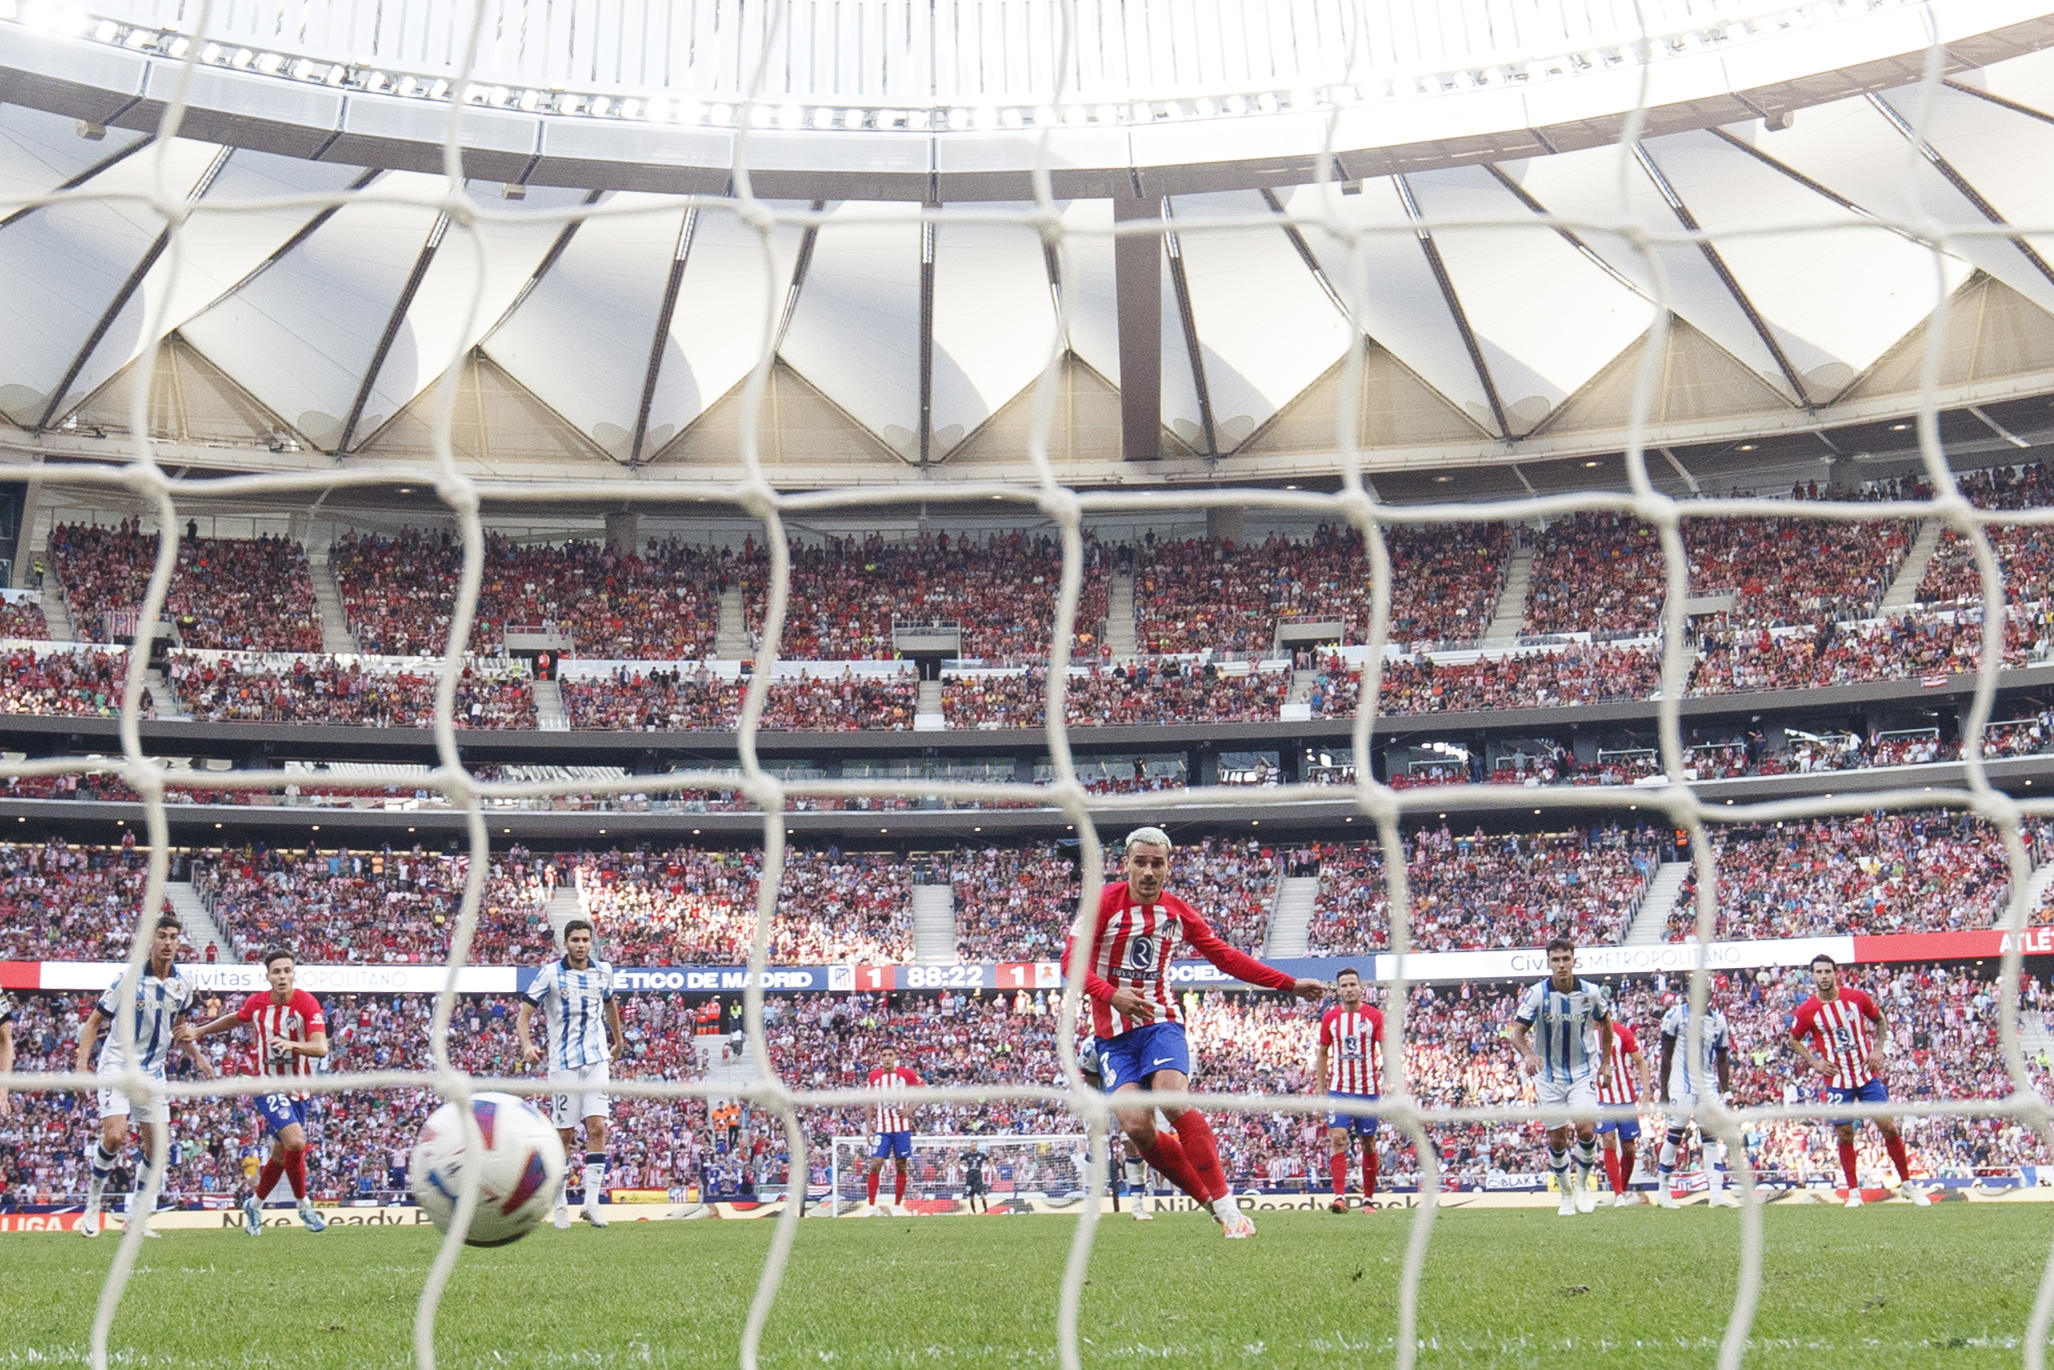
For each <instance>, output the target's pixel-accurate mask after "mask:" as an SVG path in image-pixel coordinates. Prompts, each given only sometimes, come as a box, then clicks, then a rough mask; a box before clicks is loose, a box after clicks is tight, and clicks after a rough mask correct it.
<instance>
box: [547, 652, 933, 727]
mask: <svg viewBox="0 0 2054 1370" xmlns="http://www.w3.org/2000/svg"><path fill="white" fill-rule="evenodd" d="M559 688H560V689H561V690H562V691H563V707H564V712H565V713H566V714H567V715H568V716H569V717H570V723H571V727H573V728H597V729H610V730H615V731H625V732H660V731H664V730H667V729H697V730H704V731H709V732H731V731H733V730H734V729H736V728H738V727H740V726H741V718H742V702H743V697H744V696H745V695H747V694H748V692H749V681H748V679H747V678H746V677H744V678H741V679H735V680H724V679H721V678H720V677H718V676H715V675H713V674H712V673H711V672H709V671H707V670H706V669H705V668H704V667H703V666H702V667H701V668H699V669H698V670H697V671H694V672H690V673H687V672H685V671H682V670H669V671H664V670H657V671H648V672H643V671H636V670H633V669H631V668H629V667H626V666H622V667H617V668H616V669H615V671H614V673H613V674H612V675H609V676H602V677H597V678H593V677H585V678H580V679H577V680H565V681H563V682H562V683H561V685H560V686H559ZM919 703H920V685H919V681H918V680H917V679H916V678H915V677H914V676H913V675H912V674H911V673H910V672H908V673H906V674H904V675H900V676H894V677H881V676H872V675H856V674H854V673H853V672H848V671H845V672H843V673H842V674H840V675H838V676H837V675H820V676H813V675H810V674H805V673H802V674H800V675H797V676H780V677H778V678H777V679H776V680H774V681H772V682H771V685H770V691H769V693H768V694H767V695H766V696H765V699H764V705H763V723H762V726H763V727H765V728H768V729H773V730H779V731H788V732H822V733H846V732H858V731H882V732H904V731H906V730H908V729H910V728H911V727H912V726H913V715H914V713H915V712H916V711H917V710H918V708H919Z"/></svg>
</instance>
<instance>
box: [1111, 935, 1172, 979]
mask: <svg viewBox="0 0 2054 1370" xmlns="http://www.w3.org/2000/svg"><path fill="white" fill-rule="evenodd" d="M1161 959H1162V939H1161V938H1159V937H1152V936H1150V935H1149V934H1147V933H1139V934H1136V935H1135V936H1133V937H1130V938H1128V939H1127V945H1126V947H1125V948H1124V949H1123V950H1122V951H1121V953H1120V969H1121V970H1123V971H1127V972H1129V973H1130V974H1134V975H1153V974H1155V971H1156V963H1157V962H1158V961H1160V960H1161Z"/></svg>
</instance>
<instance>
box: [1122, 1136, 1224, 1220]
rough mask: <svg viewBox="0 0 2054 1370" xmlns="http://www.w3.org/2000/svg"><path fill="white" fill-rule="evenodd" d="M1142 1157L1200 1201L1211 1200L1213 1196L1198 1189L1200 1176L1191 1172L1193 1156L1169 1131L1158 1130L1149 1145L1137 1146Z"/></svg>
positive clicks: (1171, 1181)
mask: <svg viewBox="0 0 2054 1370" xmlns="http://www.w3.org/2000/svg"><path fill="white" fill-rule="evenodd" d="M1137 1150H1139V1151H1140V1152H1141V1159H1142V1160H1144V1161H1147V1162H1148V1163H1149V1164H1150V1165H1152V1166H1154V1167H1155V1168H1156V1170H1158V1171H1159V1172H1161V1173H1162V1175H1164V1176H1165V1177H1166V1178H1167V1179H1168V1180H1169V1182H1170V1183H1171V1184H1173V1185H1175V1186H1176V1187H1177V1188H1179V1189H1181V1190H1183V1191H1184V1192H1185V1193H1186V1194H1189V1195H1190V1196H1191V1197H1192V1198H1194V1199H1196V1200H1198V1202H1200V1203H1209V1202H1211V1196H1210V1195H1208V1194H1202V1193H1200V1192H1199V1189H1198V1177H1197V1176H1195V1175H1193V1174H1192V1173H1191V1158H1190V1157H1188V1156H1186V1155H1185V1154H1184V1144H1183V1143H1182V1142H1180V1141H1178V1140H1177V1139H1176V1137H1175V1136H1174V1135H1173V1134H1171V1133H1168V1132H1158V1133H1156V1134H1155V1140H1154V1141H1153V1142H1151V1143H1150V1144H1149V1145H1147V1146H1144V1147H1139V1148H1137Z"/></svg>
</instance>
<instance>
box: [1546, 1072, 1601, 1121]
mask: <svg viewBox="0 0 2054 1370" xmlns="http://www.w3.org/2000/svg"><path fill="white" fill-rule="evenodd" d="M1533 1091H1534V1093H1535V1094H1536V1095H1538V1096H1539V1098H1540V1106H1541V1108H1542V1109H1544V1110H1546V1112H1547V1113H1548V1115H1549V1116H1548V1117H1547V1118H1544V1119H1543V1120H1542V1121H1544V1122H1546V1123H1547V1124H1548V1125H1549V1126H1552V1127H1560V1126H1561V1125H1562V1121H1563V1120H1564V1119H1573V1118H1590V1117H1595V1116H1596V1114H1597V1111H1598V1082H1597V1078H1596V1077H1595V1076H1591V1075H1586V1076H1584V1077H1583V1078H1582V1079H1580V1080H1535V1081H1534V1082H1533Z"/></svg>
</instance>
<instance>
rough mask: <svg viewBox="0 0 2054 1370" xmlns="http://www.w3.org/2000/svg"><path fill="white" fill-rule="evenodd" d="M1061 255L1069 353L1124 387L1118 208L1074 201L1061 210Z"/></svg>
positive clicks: (1108, 203) (1104, 203) (1098, 202)
mask: <svg viewBox="0 0 2054 1370" xmlns="http://www.w3.org/2000/svg"><path fill="white" fill-rule="evenodd" d="M1062 217H1063V232H1064V237H1063V239H1062V244H1061V247H1060V251H1059V260H1060V262H1061V271H1062V276H1063V295H1064V308H1065V311H1066V312H1065V316H1064V317H1065V320H1066V322H1067V324H1068V326H1069V331H1070V338H1069V347H1070V350H1071V351H1072V352H1075V353H1076V354H1077V355H1078V356H1079V357H1081V358H1083V359H1084V362H1085V364H1086V365H1087V366H1089V367H1090V368H1091V369H1092V370H1094V371H1096V372H1097V373H1098V374H1099V375H1101V376H1103V377H1105V378H1106V379H1107V380H1108V381H1110V382H1112V383H1113V384H1114V385H1118V384H1119V383H1120V313H1119V290H1118V286H1117V284H1116V283H1115V280H1114V274H1113V240H1112V237H1111V236H1110V235H1111V233H1112V229H1113V205H1112V201H1110V200H1073V201H1071V202H1070V203H1068V204H1066V205H1064V206H1063V207H1062Z"/></svg>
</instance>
